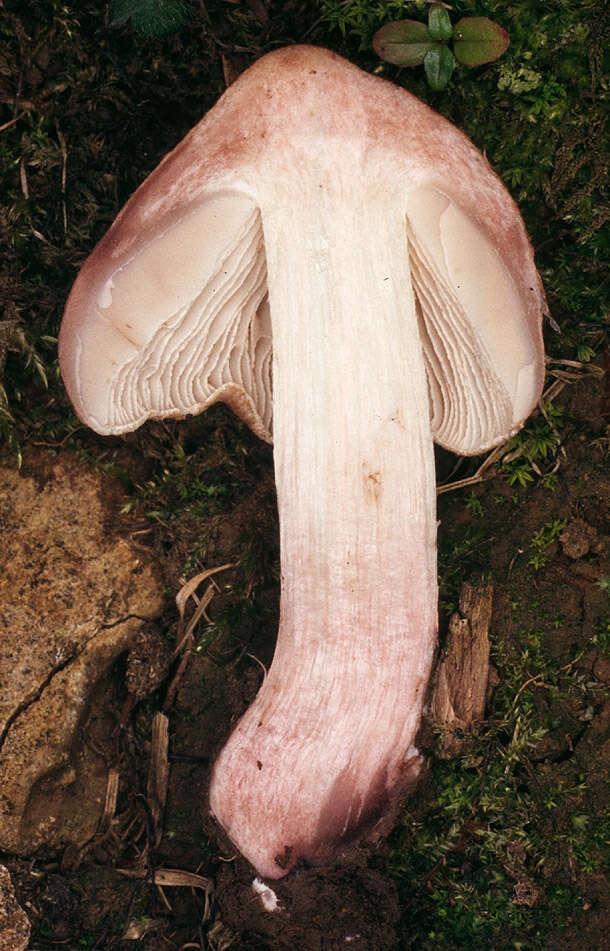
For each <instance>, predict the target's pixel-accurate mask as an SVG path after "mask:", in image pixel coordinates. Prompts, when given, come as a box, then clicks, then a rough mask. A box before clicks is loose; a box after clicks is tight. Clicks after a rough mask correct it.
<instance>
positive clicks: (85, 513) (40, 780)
mask: <svg viewBox="0 0 610 951" xmlns="http://www.w3.org/2000/svg"><path fill="white" fill-rule="evenodd" d="M28 473H29V474H28ZM107 481H108V480H107V478H106V477H104V479H103V478H102V476H101V475H100V474H99V473H97V472H95V471H92V470H91V469H90V468H88V467H86V466H84V465H82V464H81V463H80V462H79V461H78V460H77V459H76V458H75V457H74V456H72V455H62V456H61V457H58V459H55V460H52V461H50V460H49V457H48V456H47V457H43V456H42V455H40V456H39V457H38V458H35V459H32V458H30V459H26V465H25V466H24V471H23V473H20V472H18V471H17V470H16V468H15V467H14V466H13V465H11V464H10V463H7V464H5V465H3V466H0V485H2V492H1V494H0V849H4V850H6V851H10V852H17V853H27V852H30V851H32V850H33V849H35V848H38V847H39V846H41V845H45V844H60V843H68V842H71V843H77V844H78V843H80V842H84V841H86V839H88V838H89V837H90V836H91V835H92V834H93V832H94V831H95V826H96V824H97V821H98V819H99V816H100V813H101V811H102V807H103V802H104V794H105V784H106V773H107V770H106V768H105V764H104V763H103V762H100V757H99V755H98V756H97V758H96V757H95V754H94V752H93V751H92V750H91V749H90V748H89V746H88V745H87V743H85V742H83V737H82V735H81V727H82V726H83V724H84V722H85V721H86V719H87V717H88V715H89V712H90V710H91V708H92V698H93V697H94V696H95V691H96V685H98V684H99V683H100V682H101V681H102V680H103V678H104V675H105V674H106V673H107V672H108V670H109V668H110V666H111V665H112V664H113V662H114V661H115V660H116V659H117V657H118V656H119V655H120V654H121V653H122V652H124V651H126V650H127V649H128V648H129V645H130V643H131V642H132V641H133V639H134V638H135V636H136V635H137V633H138V631H139V630H140V628H141V627H142V623H143V622H142V619H143V618H144V619H149V618H151V617H154V616H155V615H156V614H158V613H159V611H160V610H161V607H162V600H161V590H162V588H161V583H160V579H159V577H158V575H157V571H156V568H155V566H154V565H153V563H152V559H151V558H149V557H147V556H146V555H145V554H143V552H142V551H141V550H137V551H136V550H135V549H134V548H133V547H132V545H131V544H130V543H129V541H128V540H127V539H125V538H124V537H120V535H119V533H118V532H117V531H116V530H115V529H114V528H113V526H112V518H111V515H112V513H111V511H110V510H109V507H108V505H107V504H106V503H105V502H104V498H103V494H104V485H105V483H106V482H107Z"/></svg>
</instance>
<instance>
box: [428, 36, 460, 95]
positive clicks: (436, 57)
mask: <svg viewBox="0 0 610 951" xmlns="http://www.w3.org/2000/svg"><path fill="white" fill-rule="evenodd" d="M454 66H455V60H454V58H453V53H452V52H451V50H449V49H447V47H446V46H441V45H438V46H434V47H433V48H432V49H431V50H428V52H427V53H426V55H425V57H424V69H425V71H426V79H427V80H428V85H429V86H430V88H431V89H435V90H437V91H438V90H439V89H444V88H445V86H446V85H447V83H448V82H449V80H450V79H451V74H452V72H453V67H454Z"/></svg>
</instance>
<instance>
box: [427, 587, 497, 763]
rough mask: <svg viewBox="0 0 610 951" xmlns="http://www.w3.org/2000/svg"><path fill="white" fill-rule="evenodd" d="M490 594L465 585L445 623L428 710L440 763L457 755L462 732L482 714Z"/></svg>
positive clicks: (474, 724)
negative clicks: (436, 736)
mask: <svg viewBox="0 0 610 951" xmlns="http://www.w3.org/2000/svg"><path fill="white" fill-rule="evenodd" d="M492 596H493V587H492V585H491V584H487V583H482V584H479V585H472V584H470V583H468V582H466V583H465V584H464V586H463V587H462V591H461V593H460V601H459V610H458V611H456V612H455V613H454V614H453V615H452V616H451V619H450V621H449V631H448V635H447V643H446V644H445V648H444V650H443V652H442V654H441V657H440V659H439V663H438V665H437V668H436V674H435V676H434V684H433V689H432V701H431V707H430V720H431V723H432V725H433V727H434V729H435V731H438V732H439V733H440V734H441V742H440V748H439V750H438V755H439V756H441V757H442V758H445V759H451V758H452V757H453V756H456V755H457V754H458V753H459V752H460V751H461V749H462V747H463V745H464V734H466V733H469V732H472V730H473V728H474V727H475V726H476V724H477V723H478V722H480V721H481V720H482V719H483V717H484V714H485V700H486V696H487V685H488V680H489V636H488V632H489V624H490V621H491V605H492Z"/></svg>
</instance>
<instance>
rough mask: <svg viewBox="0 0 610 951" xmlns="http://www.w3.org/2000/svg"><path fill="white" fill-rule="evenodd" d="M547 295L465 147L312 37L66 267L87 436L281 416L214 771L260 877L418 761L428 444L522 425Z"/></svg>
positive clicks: (68, 323)
mask: <svg viewBox="0 0 610 951" xmlns="http://www.w3.org/2000/svg"><path fill="white" fill-rule="evenodd" d="M543 299H544V295H543V291H542V287H541V284H540V281H539V278H538V274H537V271H536V268H535V265H534V261H533V254H532V249H531V246H530V243H529V241H528V238H527V235H526V232H525V228H524V225H523V222H522V220H521V217H520V215H519V212H518V210H517V208H516V206H515V204H514V203H513V201H512V199H511V198H510V196H509V194H508V192H507V191H506V189H505V188H504V186H503V185H502V183H501V181H500V180H499V178H498V177H497V176H496V175H495V174H494V172H493V171H492V170H491V168H490V166H489V164H488V163H487V161H486V160H485V158H484V157H483V156H482V155H481V154H480V153H479V152H478V151H477V149H476V148H475V147H474V146H473V145H472V144H471V143H470V141H469V140H468V139H467V138H466V137H465V136H464V135H463V134H462V133H460V132H459V131H458V130H457V129H456V128H455V127H454V126H453V125H451V124H450V123H449V122H448V121H446V120H445V119H443V118H442V117H440V116H439V115H437V114H436V113H435V112H433V111H432V110H431V109H429V108H428V107H427V106H425V105H424V104H423V103H421V102H420V101H418V100H417V99H416V98H414V97H413V96H412V95H410V94H409V93H408V92H405V91H404V90H402V89H400V88H397V87H395V86H394V85H392V84H390V83H389V82H387V81H385V80H382V79H380V78H376V77H373V76H370V75H368V74H366V73H364V72H362V71H361V70H359V69H358V68H356V67H355V66H353V65H351V64H349V63H348V62H346V61H345V60H343V59H342V58H340V57H339V56H337V55H335V54H333V53H331V52H329V51H327V50H324V49H317V48H313V47H306V46H295V47H291V48H285V49H280V50H277V51H275V52H273V53H270V54H268V55H266V56H264V57H263V58H261V59H260V60H258V62H256V63H255V64H254V65H253V66H252V67H250V69H248V70H247V71H246V72H245V73H244V74H243V75H242V76H241V77H240V78H239V79H238V80H237V81H236V82H235V83H234V84H233V85H232V86H231V87H230V88H229V89H228V90H227V91H226V92H225V94H224V95H223V96H222V98H221V99H220V100H219V102H218V103H217V104H216V106H215V107H214V108H213V109H212V110H211V111H210V112H209V113H208V114H207V115H206V116H205V117H204V118H203V120H202V121H201V122H200V123H199V124H198V125H197V126H196V127H195V128H194V129H193V130H192V131H191V132H190V133H189V134H188V135H187V136H186V138H185V139H184V140H183V141H182V142H181V143H180V144H179V145H178V146H177V148H175V149H174V151H173V152H171V153H170V154H169V155H168V156H167V157H166V158H165V159H164V160H163V161H162V162H161V164H160V165H159V167H158V168H157V169H156V170H155V171H154V172H153V173H152V174H151V175H150V176H149V178H148V179H147V180H146V181H145V182H144V183H143V184H142V185H141V186H140V188H139V189H138V190H137V191H136V193H135V194H134V195H133V196H132V198H131V199H130V201H129V202H128V203H127V205H126V206H125V207H124V209H123V210H122V212H121V213H120V214H119V216H118V218H117V219H116V221H115V222H114V224H113V225H112V227H111V228H110V230H109V231H108V233H107V234H106V235H105V237H104V238H103V239H102V240H101V242H100V243H99V244H98V246H97V247H96V248H95V250H94V251H93V253H92V254H91V256H90V257H89V259H88V260H87V262H86V263H85V265H84V267H83V268H82V270H81V272H80V274H79V276H78V279H77V281H76V283H75V285H74V288H73V290H72V292H71V295H70V298H69V300H68V304H67V307H66V312H65V315H64V319H63V324H62V328H61V333H60V340H59V350H60V362H61V369H62V373H63V377H64V380H65V383H66V387H67V389H68V392H69V395H70V397H71V399H72V402H73V404H74V406H75V408H76V411H77V412H78V414H79V416H80V417H81V419H82V420H83V421H84V422H86V423H87V424H88V425H89V426H91V427H93V428H94V429H95V430H97V432H99V433H106V434H111V433H112V434H116V433H124V432H126V431H128V430H133V429H134V428H136V427H138V426H140V425H141V424H142V423H143V422H144V421H145V420H147V419H150V418H161V417H168V416H177V417H184V416H186V415H187V414H193V413H199V412H201V411H202V410H205V409H206V407H208V406H210V404H212V403H214V402H216V401H217V400H223V401H225V402H226V403H228V404H229V405H230V406H231V407H232V408H233V409H234V411H235V412H236V413H238V414H239V416H241V417H242V418H243V419H244V420H245V421H246V422H247V423H248V424H249V425H250V426H251V428H252V429H253V430H254V432H255V433H257V434H258V435H259V436H260V437H261V438H262V439H265V440H268V441H271V439H272V415H273V443H274V464H275V479H276V486H277V499H278V506H279V518H280V552H281V601H280V626H279V634H278V641H277V647H276V650H275V656H274V659H273V663H272V665H271V667H270V669H269V672H268V674H267V676H266V677H265V679H264V682H263V684H262V686H261V689H260V691H259V693H258V695H257V697H256V699H255V701H254V702H253V704H252V706H251V707H250V708H249V710H248V711H247V712H246V713H245V714H244V716H243V717H242V719H241V720H240V721H239V722H238V723H237V725H236V727H235V728H234V731H233V733H232V735H231V736H230V738H229V740H228V742H227V744H226V746H225V747H224V749H223V750H222V751H221V753H220V755H219V757H218V760H217V762H216V764H215V767H214V770H213V774H212V779H211V789H210V806H211V810H212V813H213V814H214V815H215V817H216V818H217V820H218V821H219V822H220V823H221V825H222V826H223V827H224V829H225V830H226V832H227V834H228V836H229V837H230V839H231V840H232V841H233V843H234V844H235V845H236V846H237V848H238V849H239V850H240V851H241V852H242V854H243V855H244V856H245V857H246V858H247V859H249V860H250V862H251V863H252V864H253V865H254V866H255V868H256V870H257V872H258V874H259V875H262V876H265V877H267V878H279V877H281V876H282V875H284V874H285V873H286V872H287V871H288V870H289V869H290V868H292V867H293V866H294V865H295V863H296V862H297V860H299V859H304V860H306V861H308V862H311V863H317V862H324V861H326V860H328V859H330V858H331V857H332V856H333V855H335V854H336V853H337V852H338V851H339V850H341V849H342V848H343V847H344V846H345V845H346V844H348V843H350V842H352V841H355V840H357V839H358V838H360V837H361V836H363V835H365V834H366V835H369V836H375V835H377V834H379V832H380V830H381V829H382V828H383V827H384V817H385V816H387V815H388V814H391V812H392V809H393V807H394V805H395V803H396V802H397V800H398V798H399V797H400V796H401V794H402V793H403V791H404V790H405V789H406V788H407V787H408V786H409V784H410V783H411V782H412V781H413V780H414V779H415V778H416V776H417V774H418V772H419V770H420V767H421V756H420V754H419V752H418V750H417V747H416V734H417V732H418V727H419V724H420V719H421V714H422V705H423V701H424V694H425V691H426V685H427V682H428V678H429V674H430V668H431V664H432V659H433V655H434V651H435V645H436V636H437V579H436V576H437V569H436V530H437V523H436V512H435V472H434V449H433V441H434V440H436V442H438V443H439V444H441V445H442V446H445V447H447V448H448V449H450V450H452V451H453V452H455V453H460V454H466V455H467V454H477V453H481V452H483V451H484V450H486V449H488V448H490V447H492V446H495V445H496V444H498V443H500V442H502V441H503V440H506V439H507V438H508V437H509V436H511V434H513V433H514V432H516V431H517V430H518V429H519V427H520V426H521V425H522V423H523V422H524V420H525V419H526V417H527V416H528V415H529V413H530V412H531V410H532V408H533V407H534V406H535V404H536V402H537V400H538V399H539V396H540V392H541V387H542V381H543V374H544V361H543V348H542V341H541V313H542V307H543Z"/></svg>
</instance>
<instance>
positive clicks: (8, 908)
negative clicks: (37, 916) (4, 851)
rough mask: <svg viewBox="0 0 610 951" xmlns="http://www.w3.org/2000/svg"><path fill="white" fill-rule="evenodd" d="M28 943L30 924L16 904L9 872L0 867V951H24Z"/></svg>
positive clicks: (2, 866)
mask: <svg viewBox="0 0 610 951" xmlns="http://www.w3.org/2000/svg"><path fill="white" fill-rule="evenodd" d="M29 941H30V922H29V920H28V917H27V915H26V913H25V912H24V910H23V908H21V906H20V905H19V904H18V903H17V899H16V898H15V890H14V888H13V883H12V881H11V876H10V873H9V870H8V869H7V868H5V867H4V865H0V951H24V949H25V948H27V946H28V944H29Z"/></svg>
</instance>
